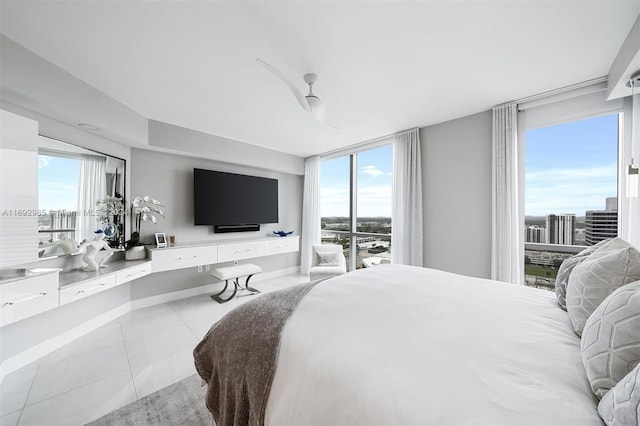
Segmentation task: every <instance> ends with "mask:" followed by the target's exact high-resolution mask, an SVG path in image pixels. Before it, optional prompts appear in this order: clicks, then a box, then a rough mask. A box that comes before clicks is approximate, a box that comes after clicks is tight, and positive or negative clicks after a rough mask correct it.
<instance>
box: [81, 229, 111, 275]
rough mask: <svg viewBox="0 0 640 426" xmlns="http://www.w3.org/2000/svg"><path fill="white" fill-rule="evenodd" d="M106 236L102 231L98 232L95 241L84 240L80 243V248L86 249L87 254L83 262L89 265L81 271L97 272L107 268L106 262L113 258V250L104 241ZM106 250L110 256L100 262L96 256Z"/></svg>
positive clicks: (83, 257)
mask: <svg viewBox="0 0 640 426" xmlns="http://www.w3.org/2000/svg"><path fill="white" fill-rule="evenodd" d="M104 238H105V235H104V232H103V231H102V229H98V230H97V231H96V236H95V238H94V239H93V240H91V241H88V240H84V241H83V242H82V243H80V248H84V249H85V254H84V256H82V261H83V262H84V263H86V264H87V266H84V267H82V268H80V269H82V270H83V271H97V270H98V269H100V268H106V267H107V266H106V265H105V262H106V261H107V259H109V258H110V257H111V256H113V250H112V249H111V247H109V244H108V243H107V242H106V241H105V240H104ZM103 249H104V250H106V251H107V252H108V254H107V255H106V256H105V257H104V258H103V259H102V260H101V261H100V262H98V261H97V260H96V256H97V254H98V252H99V251H100V250H103Z"/></svg>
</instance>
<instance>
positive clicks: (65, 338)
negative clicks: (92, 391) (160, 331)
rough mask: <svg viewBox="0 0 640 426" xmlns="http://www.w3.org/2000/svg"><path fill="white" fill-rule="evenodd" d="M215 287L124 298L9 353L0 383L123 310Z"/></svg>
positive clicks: (268, 274) (273, 275)
mask: <svg viewBox="0 0 640 426" xmlns="http://www.w3.org/2000/svg"><path fill="white" fill-rule="evenodd" d="M299 272H300V267H299V266H294V267H291V268H285V269H279V270H277V271H271V272H265V273H261V274H258V275H255V276H254V277H253V278H252V281H253V282H260V281H265V280H269V279H273V278H277V277H280V276H284V275H291V274H296V273H299ZM219 289H220V282H216V283H212V284H206V285H203V286H199V287H194V288H189V289H186V290H180V291H174V292H171V293H165V294H159V295H157V296H151V297H146V298H144V299H138V300H131V301H129V302H125V303H123V304H122V305H120V306H118V307H117V308H114V309H112V310H110V311H108V312H105V313H103V314H100V315H98V316H97V317H95V318H92V319H91V320H89V321H86V322H84V323H82V324H80V325H78V326H76V327H73V328H71V329H69V330H67V331H65V332H64V333H61V334H58V335H57V336H55V337H52V338H50V339H48V340H46V341H44V342H42V343H39V344H37V345H36V346H32V347H31V348H29V349H27V350H25V351H22V352H20V353H18V354H16V355H14V356H12V357H9V358H7V359H5V360H4V361H2V363H1V364H0V383H2V381H3V380H4V378H5V377H6V376H7V375H9V374H11V373H13V372H14V371H16V370H19V369H20V368H22V367H24V366H26V365H29V364H31V363H32V362H34V361H36V360H38V359H39V358H42V357H43V356H45V355H48V354H50V353H51V352H53V351H55V350H57V349H60V348H61V347H63V346H64V345H66V344H69V343H71V342H73V341H74V340H76V339H78V338H79V337H82V336H84V335H85V334H87V333H90V332H92V331H94V330H95V329H97V328H100V327H102V326H103V325H106V324H107V323H109V322H111V321H113V320H115V319H117V318H119V317H121V316H122V315H124V314H126V313H129V312H130V311H133V310H136V309H141V308H146V307H149V306H154V305H159V304H161V303H167V302H172V301H174V300H180V299H185V298H187V297H193V296H197V295H200V294H205V293H213V292H214V291H217V290H219Z"/></svg>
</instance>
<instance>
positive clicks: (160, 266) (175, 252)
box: [151, 245, 218, 272]
mask: <svg viewBox="0 0 640 426" xmlns="http://www.w3.org/2000/svg"><path fill="white" fill-rule="evenodd" d="M151 260H152V262H153V272H161V271H171V270H174V269H182V268H190V267H192V266H199V265H208V264H212V263H218V247H217V246H216V245H205V246H198V247H195V246H194V247H183V248H171V247H169V248H163V249H154V250H151Z"/></svg>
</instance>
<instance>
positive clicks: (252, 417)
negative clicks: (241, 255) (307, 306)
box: [193, 280, 323, 426]
mask: <svg viewBox="0 0 640 426" xmlns="http://www.w3.org/2000/svg"><path fill="white" fill-rule="evenodd" d="M321 281H323V280H319V281H314V282H311V283H307V284H301V285H297V286H294V287H290V288H287V289H284V290H280V291H276V292H273V293H267V294H264V295H262V296H259V297H257V298H255V299H254V300H251V301H249V302H247V303H245V304H243V305H241V306H239V307H237V308H236V309H234V310H233V311H231V312H229V313H228V314H227V315H226V316H225V317H224V318H222V319H221V320H220V321H218V322H217V323H216V324H214V325H213V327H211V329H210V330H209V332H208V333H207V335H206V336H205V337H204V339H202V341H201V342H200V343H199V344H198V346H196V348H195V350H194V351H193V357H194V359H195V364H196V370H197V371H198V374H200V377H202V379H203V380H204V381H205V382H207V384H208V389H207V397H206V403H207V408H208V409H209V411H211V413H212V414H213V418H214V420H215V422H216V425H217V426H232V425H258V426H262V425H263V424H264V416H265V409H266V407H267V400H268V398H269V391H270V390H271V383H272V382H273V377H274V374H275V371H276V361H277V358H278V351H279V349H280V333H281V332H282V328H283V326H284V325H285V323H286V322H287V320H288V319H289V317H290V316H291V314H292V313H293V311H295V309H296V307H297V306H298V303H300V301H301V300H302V298H303V297H304V296H305V295H306V294H307V293H308V292H309V291H310V290H311V289H312V288H313V287H314V286H315V285H316V284H318V283H320V282H321Z"/></svg>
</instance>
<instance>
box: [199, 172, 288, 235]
mask: <svg viewBox="0 0 640 426" xmlns="http://www.w3.org/2000/svg"><path fill="white" fill-rule="evenodd" d="M193 201H194V223H195V225H248V224H263V223H277V222H278V180H277V179H269V178H263V177H257V176H247V175H238V174H234V173H224V172H216V171H212V170H203V169H193Z"/></svg>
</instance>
